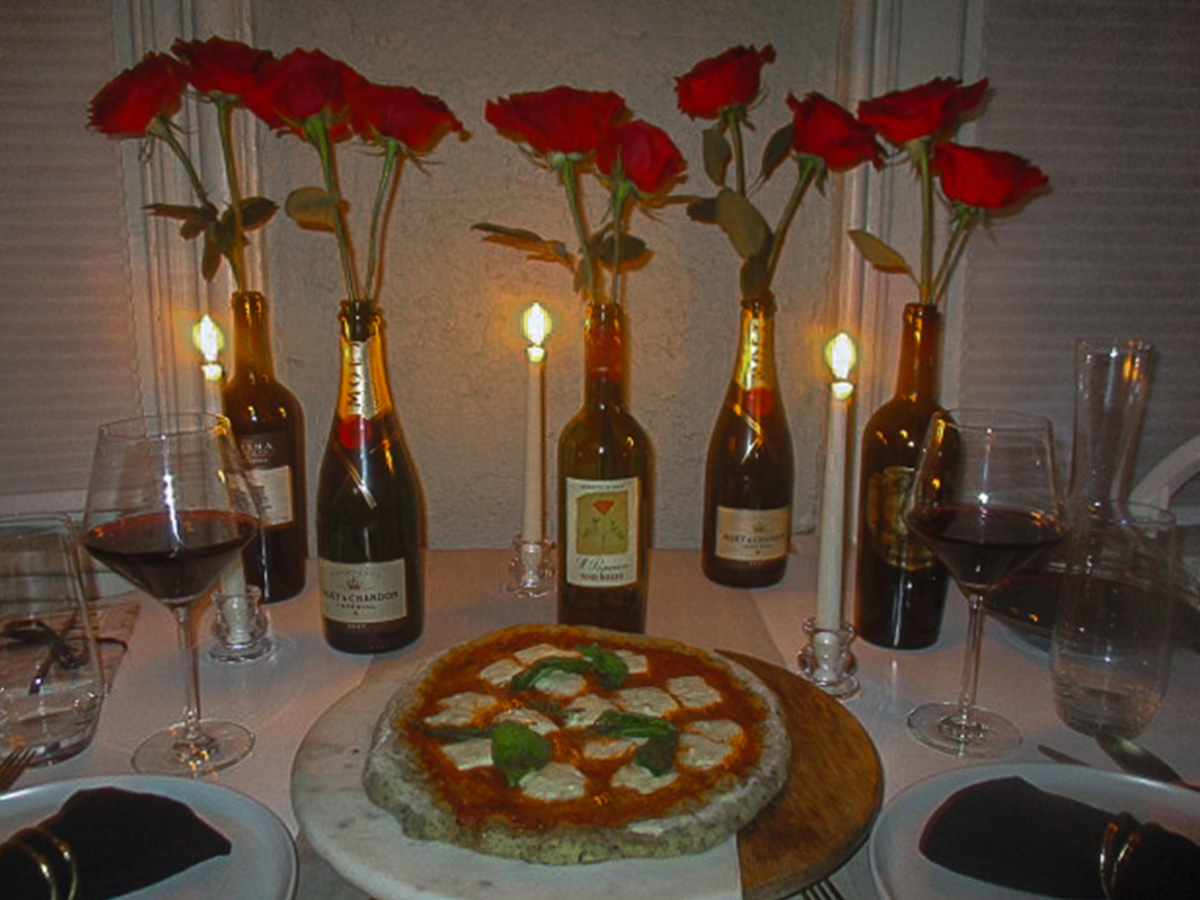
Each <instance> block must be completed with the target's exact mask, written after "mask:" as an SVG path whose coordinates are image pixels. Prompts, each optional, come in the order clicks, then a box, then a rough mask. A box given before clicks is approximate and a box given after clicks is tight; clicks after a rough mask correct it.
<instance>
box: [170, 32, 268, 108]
mask: <svg viewBox="0 0 1200 900" xmlns="http://www.w3.org/2000/svg"><path fill="white" fill-rule="evenodd" d="M171 52H172V53H174V54H175V55H176V56H177V57H179V60H180V63H181V69H182V70H183V75H184V77H185V78H187V80H188V83H189V84H191V86H192V87H194V88H195V89H196V90H197V91H199V92H200V93H201V94H227V95H228V96H230V97H241V96H242V95H243V94H245V93H246V91H247V90H249V88H250V85H251V84H253V82H254V79H255V78H256V77H257V75H258V72H259V71H260V70H261V69H262V68H263V66H266V65H268V64H269V63H271V62H274V60H275V55H274V54H273V53H272V52H271V51H270V50H258V49H256V48H254V47H249V46H247V45H246V44H243V43H241V42H239V41H227V40H225V39H224V38H219V37H211V38H209V39H208V40H207V41H183V40H177V41H176V42H175V43H174V44H172V45H171Z"/></svg>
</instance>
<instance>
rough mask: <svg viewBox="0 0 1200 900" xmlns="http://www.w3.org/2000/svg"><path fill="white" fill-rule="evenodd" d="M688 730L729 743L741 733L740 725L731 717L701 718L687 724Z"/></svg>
mask: <svg viewBox="0 0 1200 900" xmlns="http://www.w3.org/2000/svg"><path fill="white" fill-rule="evenodd" d="M687 730H688V731H693V732H695V733H696V734H699V735H703V736H704V737H706V738H709V739H710V740H714V741H724V742H725V743H727V744H729V743H732V742H733V741H734V740H736V739H737V738H738V737H739V736H740V735H741V734H742V726H741V725H739V724H738V723H737V722H734V721H733V720H731V719H701V720H700V721H699V722H692V723H691V724H690V725H688V726H687Z"/></svg>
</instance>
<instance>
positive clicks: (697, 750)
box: [675, 732, 733, 770]
mask: <svg viewBox="0 0 1200 900" xmlns="http://www.w3.org/2000/svg"><path fill="white" fill-rule="evenodd" d="M732 752H733V748H732V747H731V746H730V745H729V744H727V743H726V742H725V741H714V740H713V739H712V738H709V737H705V736H704V735H702V734H695V733H694V732H685V733H684V734H682V735H680V736H679V753H678V754H677V755H676V757H675V758H676V760H677V761H678V763H679V764H680V765H681V766H684V767H685V768H688V769H701V770H703V769H713V768H716V767H717V766H719V765H720V764H721V763H722V762H724V761H725V757H727V756H729V754H730V753H732Z"/></svg>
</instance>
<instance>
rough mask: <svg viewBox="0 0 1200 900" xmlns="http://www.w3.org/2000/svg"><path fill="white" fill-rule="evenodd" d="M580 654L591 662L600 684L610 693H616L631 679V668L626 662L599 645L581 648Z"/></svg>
mask: <svg viewBox="0 0 1200 900" xmlns="http://www.w3.org/2000/svg"><path fill="white" fill-rule="evenodd" d="M579 652H580V653H582V654H583V655H584V656H586V657H587V658H588V659H589V660H591V663H592V668H593V669H595V670H596V675H597V677H598V678H599V679H600V683H601V684H602V685H604V686H605V687H606V688H608V689H609V690H610V691H615V690H616V689H617V688H619V687H620V686H621V685H623V684H624V683H625V679H626V678H628V677H629V666H628V665H626V663H625V660H623V659H621V657H619V656H617V654H615V653H610V652H609V651H607V650H604V649H602V648H601V647H600V646H599V645H598V644H588V645H587V646H586V647H580V648H579Z"/></svg>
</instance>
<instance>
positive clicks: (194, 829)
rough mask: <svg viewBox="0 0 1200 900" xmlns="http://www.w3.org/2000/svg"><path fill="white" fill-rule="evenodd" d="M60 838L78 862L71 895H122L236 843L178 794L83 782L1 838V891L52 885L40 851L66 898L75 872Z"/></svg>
mask: <svg viewBox="0 0 1200 900" xmlns="http://www.w3.org/2000/svg"><path fill="white" fill-rule="evenodd" d="M60 844H61V845H63V846H66V847H67V848H69V853H70V855H71V857H73V859H74V862H75V866H76V870H75V874H76V875H77V877H78V890H77V893H76V895H75V896H76V900H107V898H109V897H119V896H120V895H122V894H128V893H130V892H131V891H136V890H139V889H140V888H144V887H146V886H148V885H151V884H154V883H156V882H159V881H162V880H163V879H165V878H169V877H170V876H172V875H175V874H177V873H179V872H182V871H183V870H185V869H188V868H191V867H192V866H194V865H196V864H197V863H200V862H203V861H204V860H206V859H209V858H211V857H214V856H227V855H228V854H229V853H230V851H231V850H232V849H233V845H232V844H230V842H229V840H228V839H227V838H226V837H225V836H224V835H222V834H221V833H220V832H218V831H215V830H214V829H213V828H211V827H210V826H209V825H208V824H207V823H205V822H203V821H202V820H201V819H200V818H199V817H198V816H197V815H196V814H195V813H194V812H193V811H192V810H191V809H190V808H189V807H188V806H187V805H185V804H183V803H180V802H179V801H178V800H173V799H172V798H170V797H163V796H161V795H159V794H146V793H138V792H135V791H126V790H122V789H120V788H94V789H88V790H81V791H76V792H75V793H74V794H72V795H71V796H70V797H69V798H68V799H67V801H66V802H65V803H64V804H63V805H62V808H61V809H59V811H58V812H57V813H55V814H54V815H53V816H51V817H50V818H48V819H46V820H44V821H42V822H40V823H38V825H36V826H34V827H33V828H30V829H27V830H25V831H23V832H20V833H19V834H17V835H14V836H13V837H12V838H10V839H9V840H8V841H7V842H5V843H4V844H2V845H0V886H2V888H0V894H2V895H3V896H4V897H5V898H10V900H47V898H48V897H50V896H51V893H50V887H49V884H48V881H47V878H46V875H45V873H44V871H43V869H42V866H41V865H39V861H38V857H39V856H40V857H41V860H42V861H44V864H46V865H49V866H51V871H52V873H53V876H54V879H55V881H56V883H57V884H58V890H59V897H60V898H63V900H65V898H66V897H67V895H68V890H69V888H70V885H71V879H72V872H71V867H70V864H69V861H68V860H67V859H65V858H64V855H63V853H62V847H61V846H60ZM30 850H32V851H33V852H32V853H31V852H30Z"/></svg>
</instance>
